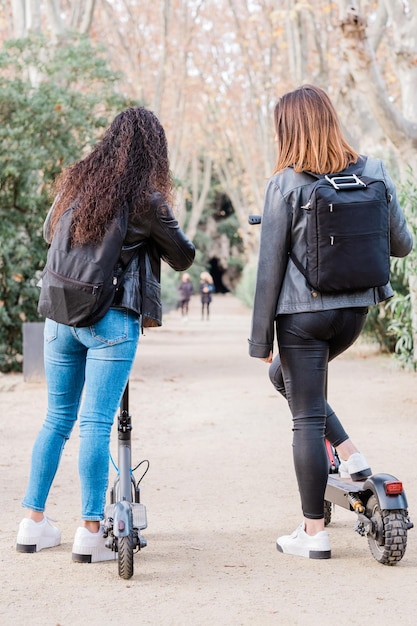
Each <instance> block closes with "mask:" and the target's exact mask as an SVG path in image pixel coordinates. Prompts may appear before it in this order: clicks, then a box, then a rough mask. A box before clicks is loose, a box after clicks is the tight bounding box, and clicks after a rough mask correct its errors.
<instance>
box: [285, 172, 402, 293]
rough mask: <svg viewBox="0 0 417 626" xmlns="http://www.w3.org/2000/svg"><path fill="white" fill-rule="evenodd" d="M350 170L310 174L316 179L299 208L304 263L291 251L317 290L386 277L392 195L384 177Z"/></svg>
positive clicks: (360, 285) (354, 287)
mask: <svg viewBox="0 0 417 626" xmlns="http://www.w3.org/2000/svg"><path fill="white" fill-rule="evenodd" d="M356 169H357V167H356ZM350 171H352V166H351V167H350V168H348V169H347V170H346V171H345V172H342V173H339V174H331V175H327V176H319V175H316V174H313V176H315V177H317V178H318V180H317V182H315V183H314V184H313V185H312V190H311V194H310V198H309V201H308V203H307V204H306V205H305V206H303V207H301V208H302V209H304V210H305V211H307V230H306V244H307V265H306V267H303V266H302V265H301V263H300V261H299V260H298V259H297V257H296V256H295V255H294V253H293V252H291V253H290V258H291V259H292V261H293V262H294V264H295V265H296V266H297V268H298V269H299V271H300V272H301V273H302V274H303V275H304V276H305V278H306V280H307V282H308V284H309V285H310V286H311V287H312V288H313V289H314V290H317V291H319V292H321V293H329V294H331V293H338V292H349V291H358V290H362V289H369V288H371V287H380V286H382V285H385V284H386V283H387V282H388V281H389V277H390V232H389V201H390V199H391V197H390V195H389V193H388V191H387V188H386V185H385V182H384V181H383V180H379V179H375V178H370V177H368V176H361V175H360V174H358V173H356V174H355V173H350ZM361 171H362V168H361V169H360V170H359V172H361ZM309 173H310V172H309Z"/></svg>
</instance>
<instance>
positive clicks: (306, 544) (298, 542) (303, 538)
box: [277, 522, 332, 559]
mask: <svg viewBox="0 0 417 626" xmlns="http://www.w3.org/2000/svg"><path fill="white" fill-rule="evenodd" d="M277 549H278V550H279V551H280V552H284V553H285V554H295V555H296V556H304V557H306V558H308V559H330V557H331V555H332V553H331V550H330V541H329V535H328V533H327V530H322V531H321V532H319V533H317V534H316V535H307V533H306V532H305V530H304V522H303V523H302V524H300V526H299V527H298V528H296V530H294V532H293V533H292V534H291V535H283V536H282V537H278V539H277Z"/></svg>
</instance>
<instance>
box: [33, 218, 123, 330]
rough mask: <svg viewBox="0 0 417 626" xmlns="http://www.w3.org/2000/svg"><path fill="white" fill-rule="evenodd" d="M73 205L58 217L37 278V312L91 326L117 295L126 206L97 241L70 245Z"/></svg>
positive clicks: (67, 321)
mask: <svg viewBox="0 0 417 626" xmlns="http://www.w3.org/2000/svg"><path fill="white" fill-rule="evenodd" d="M73 209H74V205H73V206H71V207H70V208H69V209H67V210H66V211H65V212H64V213H63V214H62V216H61V217H60V218H59V221H58V223H57V226H56V229H55V232H54V236H53V238H52V242H51V245H50V247H49V250H48V255H47V261H46V266H45V268H44V270H43V273H42V279H41V281H40V286H41V293H40V297H39V303H38V312H39V313H40V314H41V315H43V316H44V317H47V318H49V319H52V320H55V321H56V322H60V323H61V324H66V325H68V326H80V327H83V326H91V325H92V324H95V323H96V322H98V321H99V320H100V319H101V318H102V317H104V315H105V314H106V313H107V311H108V310H109V308H110V307H111V305H112V304H113V303H114V302H115V299H116V297H117V290H118V288H119V287H120V284H121V282H122V280H123V276H124V274H125V272H126V270H127V266H126V267H123V266H122V265H121V263H120V253H121V249H122V244H123V240H124V238H125V235H126V231H127V222H128V209H127V207H125V208H124V210H122V211H120V213H119V214H118V215H117V216H116V217H115V218H114V219H113V221H112V222H111V223H110V225H109V227H108V228H107V230H106V234H105V236H104V238H103V241H102V242H101V243H100V244H99V245H92V244H84V245H77V246H74V247H72V246H71V221H72V212H73Z"/></svg>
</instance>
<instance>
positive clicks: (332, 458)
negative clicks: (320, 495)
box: [324, 441, 414, 565]
mask: <svg viewBox="0 0 417 626" xmlns="http://www.w3.org/2000/svg"><path fill="white" fill-rule="evenodd" d="M326 449H327V454H328V458H329V477H328V479H327V487H326V492H325V496H324V498H325V501H324V523H325V525H326V526H327V525H328V524H330V522H331V518H332V509H333V508H334V507H335V506H336V505H337V506H341V507H342V508H344V509H347V510H350V511H353V512H354V513H356V515H357V519H356V523H355V526H354V530H355V531H356V532H357V533H359V535H361V536H362V537H365V536H366V537H367V539H368V546H369V549H370V551H371V554H372V556H373V557H374V559H375V560H376V561H378V563H381V564H382V565H396V564H397V563H398V562H399V561H401V559H402V558H403V556H404V554H405V550H406V547H407V533H408V531H409V530H410V529H411V528H413V527H414V524H413V523H412V522H411V521H410V518H409V516H408V510H407V507H408V504H407V497H406V495H405V491H404V487H403V484H402V482H401V481H400V480H398V478H396V477H395V476H392V474H372V475H371V476H368V477H367V478H366V479H365V480H363V481H359V482H356V481H355V482H353V481H352V480H351V479H350V478H341V477H340V476H339V466H340V460H339V458H338V456H337V453H336V450H334V448H333V447H332V446H331V444H330V443H329V442H328V441H326Z"/></svg>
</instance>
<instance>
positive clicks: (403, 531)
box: [366, 495, 408, 565]
mask: <svg viewBox="0 0 417 626" xmlns="http://www.w3.org/2000/svg"><path fill="white" fill-rule="evenodd" d="M366 516H367V517H369V518H370V520H371V522H372V531H370V532H368V534H367V538H368V545H369V548H370V550H371V553H372V556H373V557H374V559H375V560H376V561H378V563H381V564H382V565H396V564H397V563H398V561H401V559H402V558H403V556H404V554H405V550H406V547H407V519H408V515H407V511H405V510H402V509H397V510H392V511H391V510H385V509H382V510H381V509H380V507H379V502H378V499H377V497H376V496H375V495H373V496H371V497H370V498H369V500H368V502H367V504H366Z"/></svg>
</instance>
